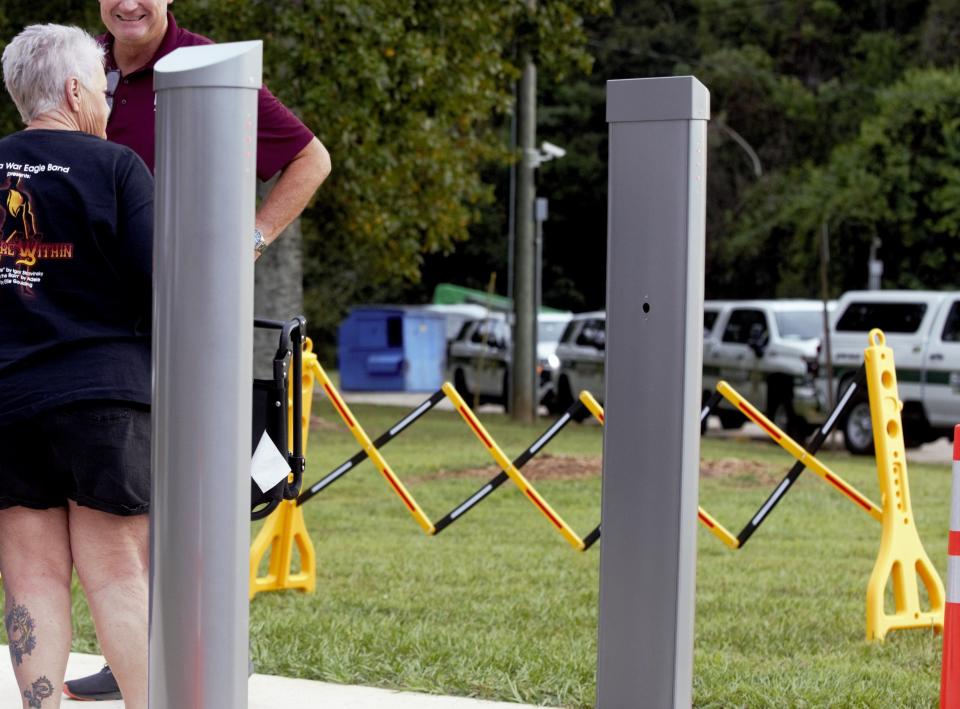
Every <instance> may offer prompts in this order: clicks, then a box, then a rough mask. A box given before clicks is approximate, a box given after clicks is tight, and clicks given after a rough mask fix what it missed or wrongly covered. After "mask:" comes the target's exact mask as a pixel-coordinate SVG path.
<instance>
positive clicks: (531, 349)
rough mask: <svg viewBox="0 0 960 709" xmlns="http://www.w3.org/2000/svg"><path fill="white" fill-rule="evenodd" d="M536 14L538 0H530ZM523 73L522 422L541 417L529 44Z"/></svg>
mask: <svg viewBox="0 0 960 709" xmlns="http://www.w3.org/2000/svg"><path fill="white" fill-rule="evenodd" d="M527 7H528V8H529V9H530V11H531V12H535V11H536V9H537V2H536V0H527ZM520 65H521V67H522V72H523V73H522V74H521V77H520V88H519V91H518V95H517V114H518V115H517V118H518V120H517V133H518V138H519V143H520V148H521V151H522V156H523V158H522V160H521V162H520V165H519V168H518V170H517V192H516V200H517V202H516V210H515V211H516V215H517V217H516V233H517V235H516V238H515V239H514V255H513V279H514V282H513V315H514V317H513V355H512V361H511V363H510V364H511V366H510V386H511V403H512V407H511V411H512V412H513V418H514V419H515V420H517V421H521V422H532V421H534V420H535V419H536V414H537V409H536V406H537V401H536V387H535V386H534V378H535V376H536V367H537V359H536V356H537V350H536V331H537V313H536V311H535V303H534V300H535V298H534V292H533V291H534V280H535V273H534V270H535V265H534V261H535V258H534V236H533V200H534V196H535V186H534V177H533V171H534V169H535V168H536V155H537V152H536V147H535V146H536V142H537V67H536V65H535V64H534V63H533V54H532V52H531V50H530V47H529V46H526V47H522V48H521V52H520Z"/></svg>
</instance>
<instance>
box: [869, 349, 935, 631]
mask: <svg viewBox="0 0 960 709" xmlns="http://www.w3.org/2000/svg"><path fill="white" fill-rule="evenodd" d="M869 341H870V345H869V347H867V349H866V350H865V352H864V361H865V363H866V368H867V391H868V392H869V394H870V420H871V423H872V424H873V444H874V449H875V450H876V456H877V476H878V477H879V478H880V491H881V494H882V499H883V532H882V535H881V538H880V551H879V552H878V554H877V561H876V564H875V565H874V567H873V573H871V575H870V582H869V584H868V585H867V640H883V638H884V636H885V635H886V634H887V632H889V631H890V630H898V629H901V628H921V627H930V628H933V629H934V630H936V631H938V632H942V631H943V613H944V596H945V594H944V590H943V582H942V581H941V580H940V576H939V575H938V574H937V570H936V569H935V568H934V566H933V564H931V563H930V558H929V557H928V556H927V553H926V551H925V550H924V548H923V543H922V542H921V541H920V534H919V532H918V531H917V528H916V526H915V524H914V518H913V510H912V507H911V504H910V485H909V481H908V478H907V459H906V448H905V446H904V443H903V425H902V421H901V419H900V410H901V409H902V407H903V404H902V402H901V401H900V399H899V394H898V390H897V374H896V370H895V369H894V362H893V350H891V349H890V348H889V347H887V346H886V344H885V342H886V338H885V337H884V334H883V332H881V331H880V330H871V331H870V335H869ZM918 576H919V577H920V579H921V581H923V585H924V586H925V587H926V589H927V598H928V599H929V602H930V610H929V611H923V610H922V609H921V608H920V594H919V589H918V586H917V577H918ZM891 579H892V581H893V598H894V607H895V611H894V613H892V614H888V613H886V612H884V593H885V591H886V587H887V582H888V581H889V580H891Z"/></svg>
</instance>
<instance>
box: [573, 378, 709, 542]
mask: <svg viewBox="0 0 960 709" xmlns="http://www.w3.org/2000/svg"><path fill="white" fill-rule="evenodd" d="M721 401H723V395H722V394H721V393H720V392H718V391H715V392H713V394H711V395H710V398H708V399H707V401H706V403H704V405H703V408H702V409H700V424H701V425H702V424H703V422H704V421H706V420H707V416H709V415H710V414H712V413H713V410H714V409H715V408H717V405H718V404H719V403H720V402H721ZM601 423H602V421H601ZM602 526H603V525H602V523H601V524H598V525H597V526H596V528H595V529H594V530H593V531H592V532H590V533H589V534H588V535H587V536H585V537H584V538H583V550H584V551H586V550H587V549H589V548H590V547H592V546H593V545H594V544H596V543H597V541H599V539H600V528H601V527H602Z"/></svg>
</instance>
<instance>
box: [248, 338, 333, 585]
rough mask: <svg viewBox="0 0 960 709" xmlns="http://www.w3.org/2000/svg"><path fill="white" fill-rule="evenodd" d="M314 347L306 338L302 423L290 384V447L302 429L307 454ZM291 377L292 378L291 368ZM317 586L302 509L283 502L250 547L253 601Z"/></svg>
mask: <svg viewBox="0 0 960 709" xmlns="http://www.w3.org/2000/svg"><path fill="white" fill-rule="evenodd" d="M312 348H313V344H312V343H311V342H310V340H309V338H308V339H307V341H306V343H305V346H304V352H303V379H302V381H301V382H300V394H301V397H302V402H303V408H302V412H301V413H302V416H303V418H302V419H301V420H300V421H299V423H297V422H295V421H294V420H293V391H294V390H293V387H294V385H295V383H294V382H293V381H290V386H289V387H288V389H289V392H290V393H289V396H288V401H287V431H288V437H289V439H290V440H289V441H288V445H289V446H290V447H291V448H292V447H293V427H294V426H295V425H299V426H300V430H301V432H302V441H303V450H304V455H306V450H307V438H308V436H309V435H310V409H311V406H312V404H313V381H314V363H315V362H316V361H317V356H316V355H315V354H313V352H312V351H311V350H312ZM288 376H289V378H290V379H292V377H293V368H292V367H291V369H290V373H289V375H288ZM294 545H296V547H297V550H298V551H299V552H300V571H299V572H297V573H293V572H292V571H291V565H292V564H293V547H294ZM267 553H269V554H270V563H269V565H268V569H267V573H266V574H265V575H264V576H258V575H257V574H258V572H259V569H260V563H261V562H262V561H263V558H264V556H265V555H266V554H267ZM316 587H317V557H316V553H315V551H314V548H313V542H312V541H311V539H310V534H309V533H308V532H307V525H306V523H305V522H304V520H303V510H302V509H301V508H300V507H298V506H297V501H296V500H285V501H283V502H281V503H280V505H279V506H278V507H277V509H276V510H274V512H273V514H271V515H270V516H269V517H267V519H266V521H265V522H264V524H263V527H261V529H260V532H259V534H257V537H256V539H254V540H253V543H252V544H251V545H250V598H251V599H252V598H253V597H254V596H256V595H257V594H258V593H259V592H261V591H280V590H283V589H299V590H301V591H304V592H306V593H311V592H312V591H314V590H315V589H316Z"/></svg>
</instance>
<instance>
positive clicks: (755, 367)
mask: <svg viewBox="0 0 960 709" xmlns="http://www.w3.org/2000/svg"><path fill="white" fill-rule="evenodd" d="M822 333H823V303H822V302H821V301H817V300H742V301H719V302H713V301H707V302H706V303H705V304H704V343H703V396H704V398H706V397H708V396H710V394H711V393H712V392H713V390H714V389H715V388H716V385H717V382H719V381H720V380H725V381H726V382H727V383H729V384H730V386H732V387H733V388H734V389H736V390H737V391H738V392H740V394H742V395H743V396H744V397H746V399H747V400H748V401H750V402H751V403H752V404H753V405H754V406H756V407H757V408H758V409H759V410H761V411H763V412H764V413H766V415H767V416H768V417H769V418H770V419H771V420H772V421H773V422H774V423H776V424H777V425H778V426H779V427H780V428H781V429H782V430H784V431H786V432H787V434H788V435H791V436H794V437H796V438H803V437H805V436H806V434H807V433H808V432H809V430H810V429H811V428H812V426H813V425H815V424H816V423H818V422H820V421H822V420H823V417H824V414H825V412H824V411H823V408H822V405H821V404H820V398H819V397H818V391H817V386H816V373H817V370H818V348H819V345H820V338H821V335H822ZM716 411H717V417H718V418H719V419H720V424H721V426H723V427H724V428H736V427H738V426H740V425H741V424H742V423H743V422H744V417H743V415H742V414H741V413H740V412H739V411H736V410H735V409H733V408H732V407H731V406H730V405H729V404H727V402H723V403H722V404H721V405H720V406H719V407H718V408H717V410H716Z"/></svg>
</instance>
